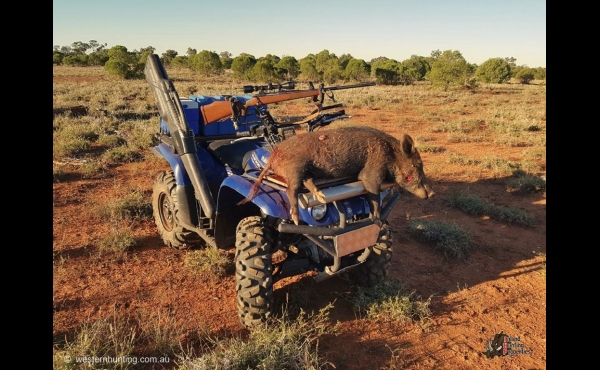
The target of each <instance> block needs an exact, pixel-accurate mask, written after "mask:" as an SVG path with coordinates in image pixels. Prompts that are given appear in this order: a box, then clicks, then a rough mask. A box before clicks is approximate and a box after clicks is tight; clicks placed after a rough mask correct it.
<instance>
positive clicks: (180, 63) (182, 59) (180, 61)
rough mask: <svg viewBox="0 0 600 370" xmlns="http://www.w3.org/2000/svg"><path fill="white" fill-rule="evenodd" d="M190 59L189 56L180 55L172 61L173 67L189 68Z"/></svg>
mask: <svg viewBox="0 0 600 370" xmlns="http://www.w3.org/2000/svg"><path fill="white" fill-rule="evenodd" d="M188 59H189V57H188V56H187V55H178V56H176V57H175V58H173V60H171V66H173V67H177V68H184V67H185V68H189V66H188Z"/></svg>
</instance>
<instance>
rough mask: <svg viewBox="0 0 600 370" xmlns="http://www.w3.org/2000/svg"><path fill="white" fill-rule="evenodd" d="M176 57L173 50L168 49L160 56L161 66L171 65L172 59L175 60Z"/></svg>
mask: <svg viewBox="0 0 600 370" xmlns="http://www.w3.org/2000/svg"><path fill="white" fill-rule="evenodd" d="M176 56H177V52H176V51H175V50H173V49H169V50H167V51H165V52H164V53H162V54H161V58H160V60H161V62H162V64H164V65H167V66H168V65H170V64H171V61H172V60H173V59H175V57H176Z"/></svg>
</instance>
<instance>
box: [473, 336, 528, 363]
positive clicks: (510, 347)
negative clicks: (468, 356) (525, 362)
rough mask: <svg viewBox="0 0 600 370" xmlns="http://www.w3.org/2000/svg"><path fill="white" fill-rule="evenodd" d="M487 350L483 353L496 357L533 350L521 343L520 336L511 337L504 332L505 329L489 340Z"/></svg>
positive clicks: (488, 356) (522, 353)
mask: <svg viewBox="0 0 600 370" xmlns="http://www.w3.org/2000/svg"><path fill="white" fill-rule="evenodd" d="M485 350H486V351H485V352H484V353H483V354H484V355H485V356H486V357H487V358H494V357H496V356H514V355H524V354H530V353H531V351H530V350H528V349H525V346H524V345H523V344H522V343H521V338H520V337H510V336H508V335H506V334H504V332H503V331H501V332H500V333H498V334H496V335H494V338H492V339H491V340H489V341H488V342H487V344H486V346H485Z"/></svg>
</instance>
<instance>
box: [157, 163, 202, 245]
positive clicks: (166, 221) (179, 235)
mask: <svg viewBox="0 0 600 370" xmlns="http://www.w3.org/2000/svg"><path fill="white" fill-rule="evenodd" d="M176 188H177V184H176V182H175V176H174V175H173V171H166V172H161V173H159V174H158V175H157V176H156V179H155V180H154V187H153V191H152V210H153V213H154V222H155V223H156V227H157V228H158V233H159V235H160V236H161V238H162V240H163V242H164V243H165V244H166V245H167V246H169V247H170V248H174V249H186V248H190V247H192V246H194V245H197V244H198V243H199V242H200V237H199V236H198V234H196V233H194V232H193V231H190V230H188V229H186V228H184V227H183V226H181V225H180V224H179V221H178V220H177V213H178V212H179V208H178V203H177V197H176V194H175V189H176Z"/></svg>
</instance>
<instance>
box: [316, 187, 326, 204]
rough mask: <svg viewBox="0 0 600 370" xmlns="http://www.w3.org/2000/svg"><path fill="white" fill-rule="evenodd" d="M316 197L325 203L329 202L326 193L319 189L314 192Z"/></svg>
mask: <svg viewBox="0 0 600 370" xmlns="http://www.w3.org/2000/svg"><path fill="white" fill-rule="evenodd" d="M314 196H315V198H317V200H318V201H319V202H321V203H323V204H325V203H327V201H326V200H325V194H324V193H323V192H322V191H320V190H319V191H318V192H316V193H315V194H314Z"/></svg>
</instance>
